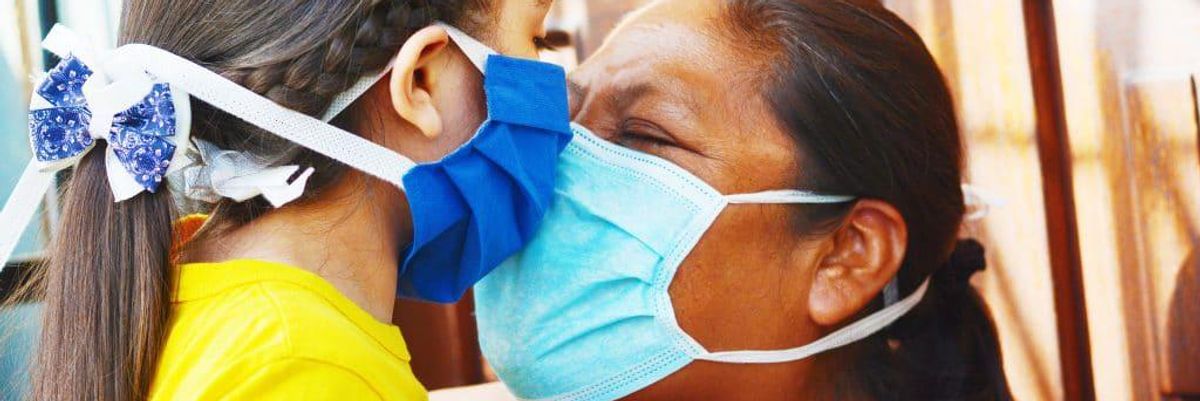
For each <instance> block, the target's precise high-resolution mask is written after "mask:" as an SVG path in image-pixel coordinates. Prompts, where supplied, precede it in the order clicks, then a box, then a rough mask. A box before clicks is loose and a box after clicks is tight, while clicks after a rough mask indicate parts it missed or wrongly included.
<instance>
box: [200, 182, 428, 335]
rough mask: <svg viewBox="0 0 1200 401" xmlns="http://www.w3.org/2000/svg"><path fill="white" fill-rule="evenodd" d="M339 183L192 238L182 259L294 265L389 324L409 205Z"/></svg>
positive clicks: (390, 193) (394, 195)
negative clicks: (303, 201) (222, 230)
mask: <svg viewBox="0 0 1200 401" xmlns="http://www.w3.org/2000/svg"><path fill="white" fill-rule="evenodd" d="M350 174H352V175H357V174H355V173H350ZM341 181H342V183H340V184H335V186H334V187H333V188H330V189H329V190H327V191H325V192H324V194H323V196H322V197H321V199H316V200H313V201H310V202H308V203H307V204H303V205H289V206H287V207H284V208H281V209H276V210H273V211H271V212H268V213H266V214H265V215H263V216H261V217H259V218H257V219H255V220H253V221H251V222H250V223H248V224H246V225H244V226H241V227H238V228H235V229H233V230H231V231H229V232H227V233H223V234H221V235H220V236H219V237H215V238H209V239H207V240H205V241H204V242H202V243H199V244H192V246H191V247H190V248H191V250H190V251H189V252H187V254H186V255H185V257H186V260H188V261H192V262H220V261H227V260H236V259H256V260H265V261H270V262H277V263H284V264H287V265H291V266H296V267H299V268H302V269H305V270H308V271H311V272H313V273H315V274H317V275H319V276H321V277H322V278H324V279H325V280H326V281H328V282H329V283H331V284H333V286H334V287H335V288H337V289H338V291H340V292H341V293H342V294H343V295H345V296H346V297H347V298H349V299H350V300H351V301H353V302H354V303H356V304H358V306H359V307H361V308H362V309H363V310H365V311H367V312H368V313H370V314H371V315H372V316H374V317H375V318H376V319H378V320H379V321H381V322H390V321H391V320H392V310H393V308H394V305H395V300H396V281H397V269H396V266H397V265H398V264H399V258H400V252H401V250H402V249H403V247H405V246H407V245H408V243H409V242H411V240H412V234H411V233H412V230H411V226H412V219H411V218H410V217H409V214H408V209H407V204H406V203H405V202H403V201H401V199H403V197H402V195H399V192H398V191H395V190H389V189H388V188H370V189H368V188H366V186H368V185H372V184H369V183H363V181H362V180H360V179H353V178H351V177H344V178H343V179H342V180H341ZM380 187H382V186H380ZM372 189H378V190H372ZM364 194H367V196H364ZM389 205H391V206H389Z"/></svg>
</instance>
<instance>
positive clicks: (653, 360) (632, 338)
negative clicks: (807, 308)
mask: <svg viewBox="0 0 1200 401" xmlns="http://www.w3.org/2000/svg"><path fill="white" fill-rule="evenodd" d="M573 129H574V130H575V136H574V140H573V141H572V142H571V143H570V145H568V146H567V150H566V151H565V152H564V153H563V156H562V158H561V159H560V161H559V164H558V180H557V183H556V187H555V188H556V191H555V192H556V194H555V197H556V198H555V202H554V204H553V206H552V207H551V209H550V212H549V214H548V215H547V216H546V219H545V220H544V223H543V225H542V227H541V229H540V231H539V232H538V233H537V234H536V235H535V236H534V238H533V240H532V242H530V244H529V246H528V247H526V248H525V249H524V250H523V251H522V252H520V253H518V254H517V255H516V256H514V257H512V258H510V259H509V260H508V261H506V262H505V263H504V264H502V265H501V266H500V267H499V268H497V269H496V270H495V271H494V272H493V273H492V274H491V275H490V276H488V277H487V278H485V279H484V280H483V281H482V282H480V283H479V285H477V286H476V287H475V299H476V314H477V317H478V322H479V330H480V343H481V345H482V347H483V353H484V356H486V357H487V359H488V362H489V363H490V364H491V366H492V368H493V369H494V370H495V371H496V373H497V375H498V376H499V377H500V379H501V380H503V381H504V382H505V384H506V385H507V386H508V388H509V389H510V390H512V392H513V393H514V394H515V395H516V396H517V397H520V398H521V399H527V400H579V401H591V400H614V399H617V398H621V397H624V396H627V395H629V394H632V393H634V392H636V391H638V390H640V389H643V388H645V387H647V386H649V385H651V384H653V383H655V382H658V381H659V380H662V379H663V378H665V377H667V376H668V375H670V374H671V373H674V372H676V371H678V370H679V369H682V368H683V367H684V366H687V365H688V364H690V363H692V362H693V361H696V360H705V361H714V362H724V363H746V364H751V363H782V362H790V361H796V360H801V359H804V358H807V357H809V356H812V355H815V354H817V353H820V352H824V351H828V350H830V349H834V348H837V347H841V346H844V345H847V344H850V343H852V342H855V341H858V340H861V339H863V338H866V337H867V336H869V335H871V334H873V333H875V332H878V331H879V330H881V329H883V328H884V327H886V326H888V325H889V324H891V323H892V322H893V321H895V320H896V319H898V318H900V317H901V316H903V315H904V314H905V313H907V312H908V311H909V310H911V309H912V308H913V307H914V306H916V304H917V303H918V302H920V300H921V297H922V296H923V295H924V292H925V289H926V287H927V285H928V283H926V284H923V285H922V286H921V287H920V288H919V289H918V290H917V291H916V292H914V293H913V294H912V295H909V296H908V297H907V298H905V299H903V300H899V301H898V302H895V303H891V304H890V305H889V306H887V307H885V308H884V309H882V310H880V311H878V312H876V313H875V314H873V315H871V316H868V317H866V318H864V319H863V320H860V321H858V322H855V323H852V324H850V325H847V326H845V327H844V328H842V329H840V330H838V331H836V332H834V333H832V334H830V335H828V336H826V337H824V338H822V339H820V340H817V341H815V342H813V343H811V344H808V345H805V346H802V347H798V348H793V349H787V350H770V351H733V352H709V351H708V350H706V349H705V348H704V346H703V345H701V344H700V343H699V342H697V341H696V340H695V339H694V338H692V336H690V335H688V333H687V332H685V331H684V330H683V328H681V327H680V326H679V323H678V322H677V321H676V319H675V311H674V308H673V307H672V305H671V297H670V294H669V293H668V289H669V287H670V285H671V280H672V279H673V278H674V277H675V273H676V271H677V270H679V266H680V263H682V261H683V260H684V258H685V257H686V256H687V255H688V253H690V252H691V250H692V248H693V247H695V246H696V243H697V241H699V240H700V237H701V236H702V235H704V233H705V232H706V231H708V229H709V227H711V226H712V224H713V222H714V221H715V220H716V218H717V216H718V215H719V214H720V213H721V211H722V210H724V209H725V208H726V207H731V205H740V204H822V203H844V202H851V201H853V200H854V199H855V198H854V197H849V196H830V195H821V194H815V193H811V192H803V191H794V190H782V191H769V192H763V193H756V194H746V195H722V194H721V193H720V192H718V191H717V190H716V189H714V188H712V186H710V185H708V184H707V183H705V182H704V181H703V180H701V179H700V178H698V177H696V176H694V175H692V174H690V173H689V172H687V171H686V170H684V169H682V168H680V167H678V166H676V165H674V164H672V163H670V162H668V161H665V160H663V159H660V158H657V157H654V156H651V155H647V154H644V153H640V152H637V151H633V150H630V149H626V148H622V147H619V146H616V145H613V144H611V143H608V142H606V141H604V140H602V139H600V138H598V137H596V136H595V135H594V134H592V133H590V132H588V131H587V129H586V128H583V127H581V126H578V125H576V126H573ZM733 207H736V206H733ZM747 329H752V328H747Z"/></svg>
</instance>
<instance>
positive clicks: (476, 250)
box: [0, 24, 571, 302]
mask: <svg viewBox="0 0 1200 401" xmlns="http://www.w3.org/2000/svg"><path fill="white" fill-rule="evenodd" d="M440 25H441V27H442V28H444V29H445V30H446V31H447V32H448V33H449V35H450V37H451V39H452V40H453V41H454V42H455V43H456V44H457V45H458V47H459V48H460V49H461V50H462V51H463V53H464V54H466V55H467V57H468V58H469V59H470V60H471V62H472V64H473V65H475V66H476V68H478V69H479V71H480V72H482V73H483V75H484V82H483V88H484V92H485V94H486V96H487V107H488V119H487V120H486V121H485V122H484V123H483V124H482V126H481V127H480V128H479V129H478V131H476V133H475V135H474V136H473V137H472V138H471V139H470V141H468V142H467V143H466V144H464V145H463V146H461V147H460V148H459V149H457V150H456V151H455V152H453V153H451V154H450V155H447V156H446V157H444V158H443V159H442V160H439V161H437V162H435V163H430V164H423V165H418V164H416V163H414V162H413V161H412V160H411V159H409V158H408V157H405V156H403V155H401V154H398V153H396V152H394V151H392V150H390V149H388V148H385V147H383V146H380V145H378V144H375V143H372V142H371V141H369V140H366V139H364V138H362V137H359V136H357V135H354V134H352V133H349V132H346V131H344V130H342V129H340V128H338V127H335V126H332V125H329V124H328V122H329V121H331V120H332V119H333V118H335V117H336V116H337V115H338V114H340V113H341V112H342V111H344V110H345V109H346V108H347V107H348V106H349V105H351V104H352V103H353V102H354V101H355V100H356V99H358V98H359V97H361V96H362V95H363V94H364V93H365V92H366V91H367V90H368V89H369V88H371V87H372V86H373V85H374V84H375V83H377V82H378V81H379V80H380V79H381V78H382V77H384V76H385V75H386V73H387V72H388V71H382V72H379V73H377V74H373V75H372V76H370V77H368V78H365V79H363V80H361V81H360V82H359V83H357V84H356V85H354V87H352V88H351V89H349V90H347V91H346V92H345V93H343V94H341V95H339V96H337V97H336V98H335V99H334V101H333V103H332V105H331V107H330V109H329V110H328V112H327V113H325V115H324V116H323V118H322V119H320V120H318V119H316V118H312V117H309V116H307V115H304V114H301V113H297V112H295V111H292V110H288V109H285V108H283V107H281V106H279V105H278V104H275V103H274V102H272V101H270V100H268V99H266V98H264V97H262V96H259V95H257V94H255V93H254V92H251V91H250V90H248V89H246V88H244V87H241V86H239V85H237V84H236V83H233V82H231V81H229V80H227V79H225V78H223V77H221V76H220V75H218V74H216V73H214V72H212V71H211V70H208V69H206V68H204V67H201V66H199V65H196V64H195V63H193V62H191V61H189V60H187V59H184V58H182V57H179V56H177V55H175V54H172V53H170V52H168V51H166V50H163V49H159V48H156V47H153V46H148V45H144V44H129V45H124V46H121V47H120V48H117V49H115V50H112V51H101V50H99V49H94V48H92V47H91V46H87V45H86V43H85V42H86V38H83V37H80V36H78V35H76V34H74V33H73V32H70V30H69V29H67V28H65V27H61V26H60V27H56V28H55V29H54V30H53V31H52V32H51V34H50V35H49V36H48V37H47V39H46V43H45V44H46V47H47V49H49V50H51V51H54V52H55V53H56V54H59V55H60V56H61V57H63V59H64V61H63V63H62V64H61V65H60V66H59V67H56V68H55V69H54V70H52V71H51V73H50V74H49V75H48V77H47V80H46V83H44V84H43V85H40V87H41V88H48V89H46V90H39V91H38V93H37V94H35V98H34V101H33V102H31V113H30V115H31V121H33V123H31V124H30V130H31V131H30V138H31V145H32V147H33V150H34V153H35V156H36V157H35V159H34V160H33V161H32V162H30V164H29V166H28V167H27V168H26V171H25V173H24V174H23V175H22V177H21V179H20V181H19V182H18V184H17V186H16V188H15V189H14V191H13V195H12V196H10V198H9V201H8V203H6V205H5V207H4V209H3V210H2V211H0V223H2V224H0V225H3V226H5V227H25V226H26V225H27V224H28V222H29V221H30V220H31V219H32V216H33V215H34V214H35V212H36V210H37V207H38V203H39V201H40V200H41V199H42V197H43V196H44V195H45V194H46V193H47V192H48V191H49V190H50V188H51V187H52V185H53V182H54V180H53V177H54V173H55V172H56V171H58V170H60V169H62V168H65V167H69V166H70V165H72V164H73V163H74V162H77V161H78V160H79V159H81V158H82V157H83V155H84V154H85V153H87V152H88V151H90V150H91V149H92V148H93V147H94V146H93V144H95V143H96V142H97V141H108V142H109V144H110V146H108V152H109V153H110V154H109V159H110V162H111V163H109V166H108V170H109V173H110V174H109V175H110V182H111V183H112V185H113V192H114V194H115V195H116V200H117V201H118V202H120V201H123V200H126V199H130V198H132V197H134V196H137V195H138V194H140V193H141V192H145V191H149V192H154V191H156V190H158V189H159V184H161V182H162V181H164V179H166V177H167V175H168V173H170V172H172V171H174V170H176V169H177V168H179V167H180V163H177V162H178V161H179V160H178V159H180V158H181V156H182V154H183V153H186V151H185V149H187V148H188V147H189V146H190V144H191V141H190V140H189V136H188V134H189V127H190V119H189V116H190V108H189V107H190V103H189V100H188V99H190V98H192V97H194V98H196V99H199V100H201V101H204V102H205V103H208V104H209V105H211V106H213V107H215V108H217V109H220V110H223V111H225V112H227V113H229V114H231V115H234V116H236V117H238V118H240V119H242V120H245V121H246V122H248V123H251V124H253V125H255V126H258V127H259V128H262V129H264V130H266V131H268V132H271V133H272V134H274V135H277V136H279V137H282V138H285V139H287V140H289V141H292V142H294V143H296V144H298V145H300V146H303V147H306V148H309V149H311V150H313V151H316V152H318V153H321V154H323V155H325V156H327V157H329V158H331V159H333V160H337V161H339V162H341V163H344V164H346V165H347V166H349V167H352V168H354V169H357V170H359V171H362V172H364V173H367V174H370V175H372V176H374V177H376V178H379V179H381V180H384V181H386V182H388V183H391V184H392V185H395V186H397V187H398V188H400V189H402V190H404V192H405V194H406V195H407V198H408V202H409V204H410V208H411V213H412V217H413V236H414V239H413V243H412V245H411V246H410V247H409V249H408V250H407V251H406V255H404V258H403V261H402V264H401V265H400V266H398V267H397V268H398V269H399V277H400V280H399V283H398V291H399V293H400V294H401V295H404V296H408V297H412V298H417V299H421V300H427V301H435V302H453V301H456V300H458V299H459V298H460V297H461V296H462V294H463V293H464V292H465V291H466V290H467V289H468V288H470V287H471V286H472V285H474V284H475V283H476V282H477V281H478V280H479V279H480V278H482V277H483V276H484V275H486V274H488V273H489V272H490V271H491V270H492V269H494V268H495V267H496V266H497V265H498V264H500V262H501V261H503V260H504V259H505V258H507V257H509V256H510V255H512V254H513V253H514V252H516V251H517V250H518V249H520V248H521V247H522V246H523V245H524V244H525V243H526V242H527V241H528V240H529V239H530V238H531V237H532V236H533V234H534V232H535V231H536V230H537V229H538V227H539V225H540V223H541V221H542V217H543V216H544V214H545V212H546V211H547V210H548V208H549V205H550V204H551V201H552V200H553V193H554V180H555V169H554V166H555V165H556V164H557V160H558V156H559V154H560V153H561V152H562V151H563V149H564V148H565V147H566V146H567V143H569V142H570V141H571V129H570V120H569V116H568V113H569V112H568V109H567V107H568V106H567V86H566V75H565V73H564V71H563V69H562V68H560V67H558V66H555V65H552V64H547V63H542V62H538V61H533V60H525V59H518V58H510V57H505V56H502V55H499V54H497V53H496V52H495V51H493V50H491V49H489V48H488V47H487V46H486V45H483V44H482V43H480V42H478V41H476V40H475V39H473V38H471V37H470V36H468V35H467V34H465V33H463V32H461V31H459V30H458V29H455V28H453V27H451V26H448V25H444V24H440ZM147 122H150V123H153V124H150V123H147ZM110 133H111V134H110ZM131 138H132V139H131ZM134 145H137V146H134ZM311 173H312V172H311V169H310V171H307V172H305V173H304V174H302V175H301V177H302V178H296V179H295V181H296V182H285V183H283V185H281V186H282V187H287V188H284V189H286V191H278V192H286V193H287V194H289V195H288V196H283V195H280V196H279V197H278V198H272V197H270V196H267V195H268V194H267V193H265V192H264V193H263V195H264V196H265V197H267V198H268V200H271V201H272V203H275V204H276V205H279V204H280V203H277V202H276V201H275V200H273V199H282V198H287V199H295V197H297V196H299V195H300V194H301V193H302V192H303V187H304V183H303V182H301V181H302V180H304V179H307V177H308V176H309V175H311ZM291 175H292V174H290V173H288V174H283V179H285V180H286V179H287V178H288V177H289V176H291ZM118 184H120V185H118ZM251 195H253V193H252V194H251ZM246 197H247V198H249V197H253V196H250V195H247V196H246ZM97 201H102V200H97ZM281 203H286V202H281ZM21 231H22V230H20V229H13V230H10V231H7V232H5V233H3V234H0V262H3V261H6V260H7V259H8V257H9V256H10V255H11V252H12V250H13V248H14V247H15V245H16V242H17V239H18V238H19V234H20V232H21ZM0 266H3V264H2V263H0Z"/></svg>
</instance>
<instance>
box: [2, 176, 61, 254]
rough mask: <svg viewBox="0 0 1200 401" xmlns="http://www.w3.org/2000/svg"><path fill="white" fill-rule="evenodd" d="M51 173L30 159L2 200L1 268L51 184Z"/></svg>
mask: <svg viewBox="0 0 1200 401" xmlns="http://www.w3.org/2000/svg"><path fill="white" fill-rule="evenodd" d="M54 174H55V172H54V171H44V170H43V169H42V166H41V165H40V164H39V163H38V162H37V161H36V160H33V161H30V162H29V165H27V166H25V172H24V173H21V178H20V180H18V181H17V186H16V187H15V188H13V191H12V195H9V196H8V201H7V202H5V203H4V209H3V210H0V227H4V232H3V233H2V234H0V271H2V270H4V266H6V265H7V264H8V260H9V258H10V257H12V253H13V250H15V249H16V248H17V242H19V241H20V240H21V234H23V233H24V232H25V228H26V227H29V222H30V221H31V220H33V216H34V215H35V214H37V210H38V206H39V205H41V203H42V199H43V197H45V196H46V193H47V192H49V191H50V188H52V187H53V186H54Z"/></svg>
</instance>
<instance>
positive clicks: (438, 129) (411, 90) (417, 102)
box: [388, 26, 450, 138]
mask: <svg viewBox="0 0 1200 401" xmlns="http://www.w3.org/2000/svg"><path fill="white" fill-rule="evenodd" d="M449 44H450V37H449V35H448V34H447V33H446V30H445V29H442V28H441V27H437V26H430V27H426V28H424V29H421V30H420V31H417V33H414V34H413V35H412V36H411V37H409V38H408V40H407V41H405V42H404V46H401V47H400V52H399V53H398V54H397V55H396V60H395V61H394V62H393V65H392V73H391V78H390V80H389V81H388V90H389V93H390V94H391V98H392V107H393V108H394V109H395V110H396V113H397V114H399V115H400V117H401V118H403V119H405V120H406V121H408V122H409V123H411V124H412V125H413V126H415V127H417V129H419V130H420V131H421V133H422V134H424V135H425V136H426V137H428V138H434V137H437V136H438V135H441V133H442V127H443V122H442V117H441V114H440V113H439V112H438V109H437V107H436V105H435V104H434V101H433V89H432V88H433V87H434V86H435V85H437V82H438V80H439V79H441V76H440V75H439V74H440V72H441V69H440V68H437V67H438V66H441V65H445V64H443V63H440V62H439V63H435V62H434V61H435V60H438V59H440V58H442V57H444V56H445V54H446V49H447V48H448V45H449Z"/></svg>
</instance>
